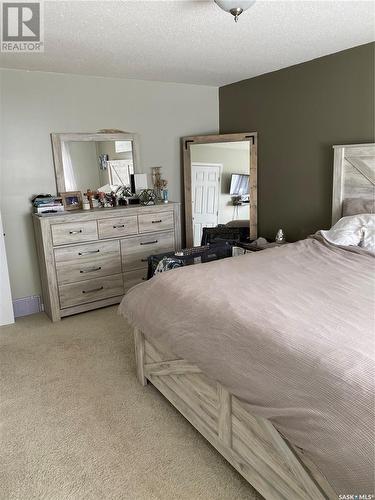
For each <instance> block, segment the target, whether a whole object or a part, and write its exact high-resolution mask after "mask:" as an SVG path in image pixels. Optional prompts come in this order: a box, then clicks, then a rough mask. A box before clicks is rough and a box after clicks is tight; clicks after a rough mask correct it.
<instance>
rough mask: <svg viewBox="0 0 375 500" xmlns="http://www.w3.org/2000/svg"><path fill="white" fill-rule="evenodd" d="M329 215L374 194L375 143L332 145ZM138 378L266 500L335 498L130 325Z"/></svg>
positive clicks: (298, 454)
mask: <svg viewBox="0 0 375 500" xmlns="http://www.w3.org/2000/svg"><path fill="white" fill-rule="evenodd" d="M334 150H335V159H334V179H333V200H332V218H333V223H335V222H336V221H337V220H338V219H339V218H340V217H341V213H342V201H343V199H344V198H346V197H356V198H366V199H369V198H370V199H371V198H374V183H375V176H374V172H375V144H364V145H350V146H335V147H334ZM134 340H135V357H136V367H137V377H138V380H139V382H140V383H141V384H142V385H146V384H147V381H148V380H149V381H150V382H151V383H152V384H153V385H154V386H155V387H156V388H157V389H158V390H159V391H160V392H161V393H162V394H163V395H164V396H165V397H166V398H167V399H168V400H169V401H170V402H171V403H172V404H173V405H174V406H175V407H176V408H177V409H178V410H179V411H180V413H182V415H183V416H184V417H185V418H186V419H187V420H188V421H189V422H190V423H191V424H192V425H193V426H194V427H195V428H196V429H197V430H198V431H199V432H200V433H201V434H202V435H203V436H204V437H205V438H206V439H207V440H208V441H209V442H210V443H211V444H212V445H213V446H214V447H215V448H216V449H217V451H218V452H219V453H220V454H221V455H223V457H224V458H226V460H227V461H228V462H229V463H230V464H232V466H233V467H234V468H235V469H236V470H237V471H238V472H239V473H240V474H241V475H242V476H243V477H244V478H245V479H246V480H247V481H248V482H249V483H250V484H251V485H252V486H253V487H254V488H255V489H256V490H257V491H259V492H260V493H261V494H262V495H263V497H264V498H266V499H267V500H322V499H329V500H333V499H335V500H337V498H338V495H337V493H336V492H335V491H334V489H333V488H332V487H331V486H330V484H329V483H328V481H327V480H326V478H325V477H324V476H323V475H322V473H321V472H320V471H319V470H318V469H317V468H316V466H315V465H314V464H313V463H312V462H311V461H310V460H308V458H307V457H306V456H304V454H303V450H300V449H296V448H294V447H293V446H292V445H291V444H290V443H289V442H288V441H287V440H286V439H285V438H284V437H283V436H282V435H281V434H280V433H279V432H278V431H277V430H276V429H275V427H274V426H273V425H272V424H271V422H270V421H268V420H267V419H264V418H260V417H255V416H254V415H252V414H250V413H249V411H248V410H247V409H246V408H245V406H244V405H243V404H242V403H241V401H240V400H239V399H237V398H236V397H235V396H233V395H232V394H230V393H229V392H228V391H227V390H226V389H225V387H223V386H222V385H221V384H219V383H217V382H215V381H214V380H210V379H209V378H208V377H207V376H205V374H204V373H202V371H201V370H200V369H199V368H198V367H197V366H194V365H193V364H191V363H189V362H187V361H185V360H183V359H177V358H176V356H175V355H174V354H173V353H171V352H169V351H168V350H166V349H165V348H164V347H163V346H160V345H156V343H155V341H154V340H152V341H150V340H149V339H146V338H145V336H144V335H143V333H142V332H141V331H139V330H138V329H137V328H135V329H134Z"/></svg>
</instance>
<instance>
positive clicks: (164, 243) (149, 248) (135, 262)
mask: <svg viewBox="0 0 375 500" xmlns="http://www.w3.org/2000/svg"><path fill="white" fill-rule="evenodd" d="M174 249H175V242H174V233H173V232H167V233H154V234H149V235H147V236H137V237H135V238H128V239H126V240H121V255H122V267H123V270H124V271H133V270H134V269H143V268H145V267H147V257H148V256H149V255H153V254H158V253H161V252H171V251H173V250H174Z"/></svg>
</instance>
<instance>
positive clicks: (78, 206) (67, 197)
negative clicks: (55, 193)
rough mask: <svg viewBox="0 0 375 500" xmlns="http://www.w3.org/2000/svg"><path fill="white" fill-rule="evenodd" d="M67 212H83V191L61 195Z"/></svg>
mask: <svg viewBox="0 0 375 500" xmlns="http://www.w3.org/2000/svg"><path fill="white" fill-rule="evenodd" d="M60 196H61V198H62V202H63V205H64V209H65V210H82V193H81V191H67V192H65V193H60Z"/></svg>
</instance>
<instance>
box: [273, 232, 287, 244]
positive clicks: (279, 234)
mask: <svg viewBox="0 0 375 500" xmlns="http://www.w3.org/2000/svg"><path fill="white" fill-rule="evenodd" d="M275 241H276V243H277V244H279V245H282V244H283V243H285V234H284V231H283V230H282V229H279V230H278V231H277V233H276V238H275Z"/></svg>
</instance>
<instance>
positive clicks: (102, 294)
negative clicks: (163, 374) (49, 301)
mask: <svg viewBox="0 0 375 500" xmlns="http://www.w3.org/2000/svg"><path fill="white" fill-rule="evenodd" d="M123 294H124V284H123V278H122V274H115V275H113V276H106V277H104V278H97V279H92V280H86V281H81V282H79V283H74V284H71V285H61V286H59V296H60V306H61V309H64V308H66V307H72V306H78V305H80V304H87V303H88V302H95V301H96V300H101V299H107V298H109V297H116V296H117V295H123Z"/></svg>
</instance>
